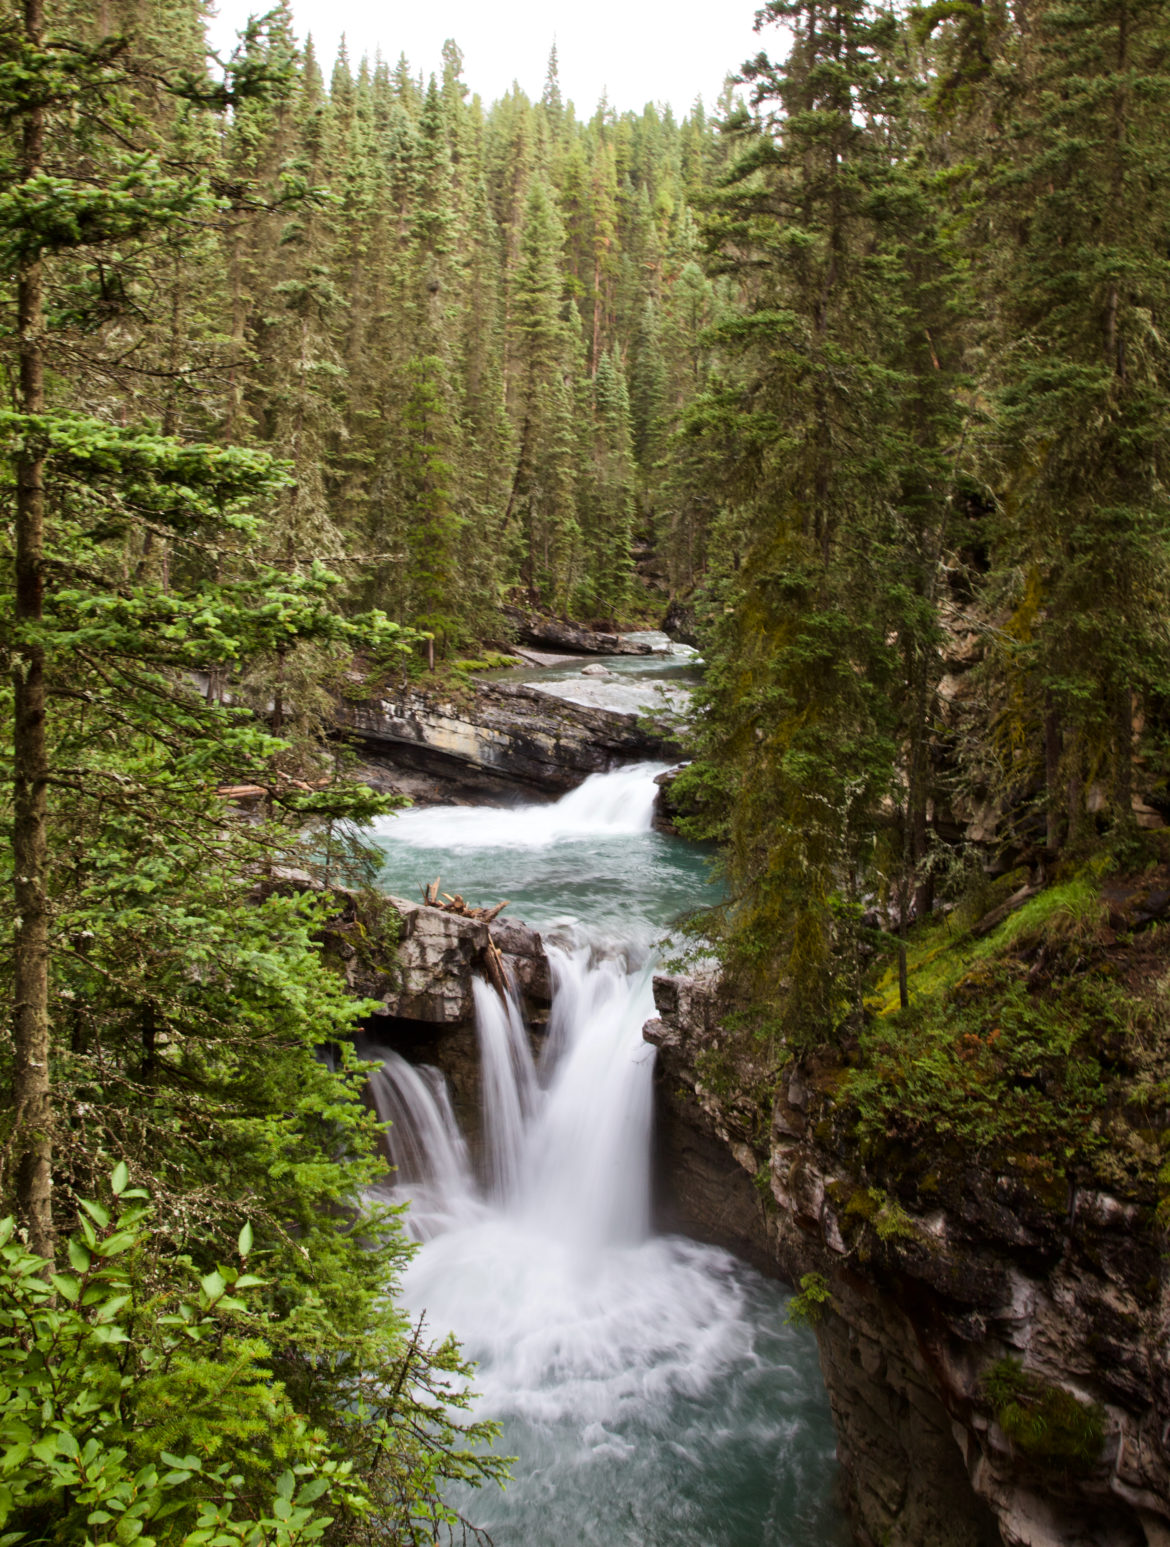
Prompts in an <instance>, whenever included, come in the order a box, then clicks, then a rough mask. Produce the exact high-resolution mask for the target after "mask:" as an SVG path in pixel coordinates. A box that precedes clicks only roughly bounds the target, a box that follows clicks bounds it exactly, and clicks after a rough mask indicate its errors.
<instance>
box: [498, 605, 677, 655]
mask: <svg viewBox="0 0 1170 1547" xmlns="http://www.w3.org/2000/svg"><path fill="white" fill-rule="evenodd" d="M504 616H505V617H506V618H507V620H508V622H509V624H510V625H511V627H512V629H513V631H514V633H515V635H516V638H517V639H518V640H519V641H520V643H521V644H522V645H534V646H535V647H536V648H537V649H538V650H558V651H563V652H565V653H567V654H569V655H653V654H654V650H653V647H652V646H651V645H648V644H645V643H643V642H641V641H639V640H634V639H627V638H626V637H625V636H624V635H623V634H612V633H604V632H599V631H598V630H597V629H592V628H585V627H584V626H583V625H582V624H580V623H570V622H568V621H567V620H566V619H564V618H542V617H541V616H540V615H539V614H538V613H534V612H532V613H530V612H521V611H520V609H519V608H518V607H505V608H504Z"/></svg>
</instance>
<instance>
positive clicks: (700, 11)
mask: <svg viewBox="0 0 1170 1547" xmlns="http://www.w3.org/2000/svg"><path fill="white" fill-rule="evenodd" d="M292 8H293V15H294V17H295V20H296V25H297V33H298V36H299V37H300V38H301V39H302V41H303V40H304V37H305V34H306V33H311V34H312V37H313V42H314V44H315V45H316V48H317V52H318V55H319V56H320V58H321V60H322V64H323V66H324V68H325V70H326V72H328V69H329V67H330V65H331V63H332V61H333V58H334V55H335V53H336V51H337V45H338V43H339V41H340V39H341V35H342V33H344V34H345V37H346V43H347V46H348V49H349V54H350V58H351V59H352V60H353V62H354V63H355V64H356V63H357V61H358V60H359V59H360V58H361V56H362V54H363V53H364V54H368V55H369V56H370V58H371V59H372V58H373V57H374V54H375V53H376V52H377V51H378V50H381V53H382V57H383V58H384V59H387V60H388V61H389V62H390V63H394V61H395V60H396V59H397V58H398V56H399V54H401V53H405V55H406V57H407V58H408V59H409V60H410V63H411V66H412V67H413V69H414V71H415V73H416V74H417V73H418V72H419V71H420V70H421V71H422V72H423V74H424V75H429V74H430V73H431V72H432V71H434V72H435V73H437V72H438V70H439V68H440V50H441V49H442V46H443V42H444V40H445V39H446V38H454V39H455V41H456V43H458V45H459V47H460V48H461V49H462V50H463V57H464V63H463V74H464V78H465V80H466V81H467V84H468V86H469V87H470V89H471V91H473V92H478V93H479V95H480V96H481V97H482V98H483V99H484V101H485V103H491V102H493V101H495V99H496V98H497V97H500V96H502V95H503V94H504V92H506V91H507V90H508V88H509V86H510V85H511V84H512V82H513V81H514V80H515V81H517V82H519V84H520V86H521V88H522V89H523V90H524V91H526V92H527V93H528V95H529V96H530V97H533V98H535V97H539V95H540V93H541V90H542V88H543V85H544V78H545V70H546V67H547V64H548V55H549V50H550V48H551V47H552V45H553V43H554V41H555V43H556V47H557V55H558V59H559V63H560V79H561V91H562V93H563V94H564V96H565V98H566V99H567V100H571V101H572V102H574V103H575V105H576V108H577V114H578V116H579V117H583V118H588V117H590V116H591V115H592V113H593V109H594V108H595V107H596V105H597V103H598V102H599V101H600V99H601V96H602V93H603V92H604V93H606V94H607V95H608V99H609V102H610V104H611V106H613V107H615V108H617V109H618V111H619V112H622V111H625V110H626V109H627V108H633V109H636V110H640V109H641V108H642V107H643V106H644V105H645V104H646V103H647V102H668V103H669V104H670V105H671V107H672V108H673V109H674V112H675V116H676V117H680V118H681V117H682V115H683V114H684V113H686V112H687V111H688V109H689V108H690V106H691V104H692V102H693V101H694V100H695V98H696V97H697V96H701V97H702V98H703V101H704V103H705V104H706V106H707V107H708V109H710V108H711V107H712V106H713V104H714V103H715V100H716V99H717V97H718V95H719V93H720V91H721V90H722V87H723V81H724V77H725V76H727V75H728V74H732V73H734V72H735V71H736V70H737V69H738V68H739V66H740V65H741V64H742V63H743V61H744V60H745V59H747V58H748V57H749V56H751V55H753V54H755V53H757V52H758V50H759V49H760V47H761V39H760V36H758V35H757V34H756V33H754V32H753V31H752V24H753V22H754V21H755V10H756V6H755V3H754V0H675V3H674V4H673V5H664V4H663V3H662V0H592V3H591V4H585V5H582V4H580V3H579V0H578V3H576V4H569V3H568V0H547V3H545V4H539V3H537V0H493V3H490V4H487V3H484V0H475V3H473V0H442V3H439V4H429V5H428V4H426V3H425V0H424V3H421V4H420V3H417V0H416V3H415V4H413V5H410V4H387V3H386V0H292ZM216 9H217V11H218V15H217V16H215V17H214V18H213V20H212V22H211V24H210V29H209V30H210V36H211V41H212V46H213V47H214V48H216V49H217V50H219V51H221V52H222V50H224V49H225V48H230V46H231V43H232V40H233V36H234V34H235V32H236V30H237V29H238V28H240V27H241V26H243V24H244V22H245V21H246V20H247V18H248V16H249V14H252V13H258V12H262V11H263V10H264V5H263V3H262V0H261V3H257V0H218V4H217V6H216ZM763 42H764V46H766V47H768V48H769V50H770V51H772V52H776V53H782V52H784V49H783V47H782V46H781V39H780V36H779V34H778V33H777V31H776V29H775V28H774V27H773V28H769V29H768V30H767V31H766V32H765V33H764V37H763Z"/></svg>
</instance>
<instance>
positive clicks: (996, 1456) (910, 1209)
mask: <svg viewBox="0 0 1170 1547" xmlns="http://www.w3.org/2000/svg"><path fill="white" fill-rule="evenodd" d="M655 998H656V1002H657V1004H658V1008H659V1013H660V1018H659V1019H658V1020H655V1021H652V1022H651V1023H650V1024H649V1025H648V1026H647V1028H646V1032H645V1035H646V1037H647V1039H648V1040H649V1041H651V1042H653V1043H655V1044H656V1045H657V1047H658V1048H659V1057H658V1065H657V1070H658V1072H657V1080H658V1094H659V1116H660V1121H659V1134H660V1145H661V1148H662V1152H663V1156H664V1162H665V1164H666V1166H667V1167H668V1168H669V1172H670V1177H671V1181H672V1183H673V1188H672V1193H673V1197H672V1200H671V1202H672V1206H673V1209H674V1218H675V1221H676V1222H677V1223H680V1224H683V1225H685V1226H689V1227H690V1228H692V1229H694V1230H696V1231H698V1232H699V1233H701V1234H704V1235H706V1236H708V1237H709V1238H712V1239H715V1240H718V1241H721V1242H723V1243H724V1244H726V1245H728V1246H730V1247H732V1248H733V1249H736V1250H739V1251H741V1252H746V1253H747V1254H748V1255H749V1256H751V1257H753V1258H755V1259H756V1260H757V1261H763V1262H765V1263H767V1264H770V1265H771V1267H772V1269H773V1271H776V1270H778V1271H779V1272H780V1273H781V1274H782V1275H783V1276H784V1277H785V1278H787V1279H788V1281H789V1282H790V1283H793V1284H798V1283H799V1282H800V1280H801V1278H802V1277H804V1276H805V1275H808V1274H816V1275H819V1281H820V1282H823V1284H824V1285H826V1286H827V1288H828V1291H829V1293H830V1294H831V1308H830V1309H828V1310H827V1312H826V1313H825V1314H824V1315H823V1316H822V1317H821V1319H820V1321H819V1323H818V1325H817V1336H818V1340H819V1343H820V1351H821V1363H822V1367H823V1370H824V1374H825V1381H826V1385H827V1388H828V1392H829V1397H830V1401H831V1403H832V1407H833V1412H834V1416H835V1419H836V1424H837V1431H838V1438H839V1454H840V1457H841V1460H842V1462H843V1464H844V1467H845V1470H846V1473H847V1477H848V1487H849V1495H850V1504H851V1509H852V1513H853V1518H854V1523H855V1527H856V1531H857V1536H858V1540H859V1541H860V1542H861V1543H862V1544H864V1547H878V1544H881V1547H1167V1544H1170V1345H1168V1342H1167V1332H1168V1331H1170V1272H1168V1270H1167V1263H1166V1258H1165V1252H1164V1247H1163V1246H1162V1244H1161V1236H1160V1233H1159V1232H1158V1231H1157V1230H1156V1229H1155V1228H1154V1227H1153V1221H1152V1210H1151V1207H1150V1204H1151V1202H1152V1200H1150V1199H1141V1198H1129V1197H1122V1196H1113V1195H1111V1194H1109V1193H1105V1192H1102V1191H1097V1190H1082V1189H1079V1188H1075V1187H1074V1188H1071V1189H1063V1190H1062V1191H1061V1195H1060V1196H1059V1197H1057V1196H1051V1195H1049V1191H1050V1190H1049V1191H1046V1190H1045V1188H1044V1187H1043V1186H1042V1185H1040V1184H1036V1185H1028V1184H1027V1183H1026V1181H1022V1180H1021V1179H1020V1178H1018V1177H1011V1176H1008V1175H1003V1174H999V1173H998V1172H997V1170H996V1162H995V1160H994V1159H992V1158H989V1159H986V1160H985V1161H983V1162H982V1163H977V1162H976V1161H973V1160H966V1161H963V1162H961V1163H960V1164H959V1165H958V1166H954V1165H952V1166H949V1167H948V1166H947V1164H945V1160H946V1158H947V1157H946V1145H945V1141H944V1140H942V1139H940V1140H939V1150H940V1157H941V1159H940V1164H939V1166H938V1167H937V1168H936V1171H935V1172H934V1173H933V1174H932V1175H930V1176H929V1177H928V1178H926V1179H925V1180H923V1179H920V1180H919V1181H918V1182H916V1183H915V1185H914V1186H912V1187H910V1188H908V1189H907V1190H906V1191H905V1195H898V1196H892V1195H891V1194H888V1193H885V1192H883V1191H882V1190H880V1189H877V1188H875V1187H874V1186H872V1185H870V1184H869V1179H868V1178H867V1177H866V1176H865V1175H864V1174H862V1171H863V1167H862V1164H861V1162H860V1160H859V1157H858V1155H857V1153H856V1149H855V1148H853V1149H852V1150H851V1149H850V1148H849V1147H848V1146H847V1145H844V1144H842V1142H841V1139H840V1132H839V1125H837V1124H835V1123H834V1122H833V1120H832V1110H833V1099H834V1098H833V1093H834V1089H835V1087H836V1085H837V1082H838V1081H839V1079H840V1076H841V1069H840V1068H839V1067H838V1068H832V1067H829V1066H817V1065H815V1064H814V1065H812V1066H810V1067H804V1068H802V1069H801V1071H800V1073H799V1074H790V1075H789V1077H787V1078H786V1080H784V1081H783V1082H782V1083H781V1085H780V1087H779V1089H777V1086H776V1073H777V1071H776V1070H775V1069H774V1068H770V1067H768V1066H767V1063H766V1060H764V1059H763V1057H762V1056H761V1055H760V1054H759V1053H758V1052H753V1051H751V1050H748V1051H747V1052H746V1053H745V1051H744V1050H743V1049H742V1048H741V1047H740V1046H739V1045H738V1043H737V1041H736V1040H735V1039H733V1038H732V1037H731V1036H729V1035H728V1034H727V1033H726V1032H725V1031H724V1029H723V1026H722V1016H723V1013H724V1006H723V1005H722V1004H721V1001H720V988H719V983H718V980H717V979H716V978H714V977H712V976H707V977H698V978H683V979H677V978H659V979H656V981H655ZM996 1371H998V1372H999V1374H1000V1378H1001V1380H1002V1381H1006V1383H1007V1384H1008V1386H1009V1387H1010V1386H1011V1385H1012V1383H1013V1382H1014V1383H1015V1385H1016V1386H1017V1387H1018V1388H1019V1389H1020V1390H1021V1391H1022V1392H1023V1393H1024V1397H1023V1401H1024V1411H1025V1416H1026V1417H1027V1416H1030V1418H1031V1419H1032V1420H1040V1421H1041V1427H1040V1429H1039V1431H1038V1435H1039V1437H1038V1438H1037V1439H1036V1440H1035V1442H1034V1443H1032V1442H1029V1440H1028V1438H1027V1434H1026V1433H1022V1432H1021V1431H1019V1430H1017V1431H1016V1432H1015V1437H1014V1438H1013V1437H1010V1436H1009V1434H1008V1433H1005V1428H1004V1427H1003V1425H1006V1426H1007V1427H1008V1428H1011V1423H1010V1422H1009V1413H1008V1411H1007V1410H1005V1408H1004V1407H1003V1405H1002V1403H1001V1404H1000V1405H998V1406H997V1403H996V1401H995V1399H994V1396H993V1394H990V1393H989V1377H992V1376H993V1375H994V1372H996ZM1044 1423H1047V1425H1048V1433H1047V1435H1046V1434H1045V1432H1044V1428H1043V1424H1044Z"/></svg>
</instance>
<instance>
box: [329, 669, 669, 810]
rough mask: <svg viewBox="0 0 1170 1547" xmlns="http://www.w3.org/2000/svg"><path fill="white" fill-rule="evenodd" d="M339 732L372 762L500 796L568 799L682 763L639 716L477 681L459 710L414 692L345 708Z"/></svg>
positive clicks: (533, 690)
mask: <svg viewBox="0 0 1170 1547" xmlns="http://www.w3.org/2000/svg"><path fill="white" fill-rule="evenodd" d="M337 725H338V728H339V729H340V730H342V731H344V732H345V733H346V734H347V735H348V736H349V737H350V739H352V740H354V741H356V742H357V743H358V744H359V745H360V746H361V748H362V751H363V754H364V756H365V757H367V758H369V759H371V760H372V761H373V762H374V763H378V762H388V763H390V764H391V765H396V764H405V765H406V766H407V767H408V768H414V769H418V770H421V771H423V772H425V773H429V774H438V775H442V776H454V777H455V778H456V779H462V780H463V781H464V782H466V781H468V780H469V779H473V780H474V781H475V782H476V783H477V784H478V785H479V787H480V788H481V789H482V788H483V786H485V785H486V786H488V787H491V786H494V787H495V788H496V790H497V792H500V793H503V792H506V791H507V790H508V789H511V790H513V791H514V790H515V789H516V788H517V787H520V788H526V789H538V790H545V791H548V792H549V793H555V794H560V793H563V792H565V791H567V790H571V789H573V788H575V787H576V786H577V785H578V784H580V783H581V781H582V780H583V779H585V778H587V777H588V776H589V775H590V774H593V773H604V772H606V771H607V770H609V769H611V768H615V767H617V766H618V765H619V764H621V763H630V762H636V761H638V760H639V759H652V758H663V759H670V758H674V757H677V756H678V755H679V749H678V747H677V745H676V744H675V743H674V742H673V741H671V740H670V739H669V738H668V737H666V736H662V735H659V734H657V733H655V732H654V731H652V730H647V729H645V727H644V726H643V725H642V724H641V723H640V722H639V719H638V717H637V716H636V715H632V714H617V713H614V712H612V711H610V710H605V709H591V708H588V707H586V706H585V705H582V704H571V703H568V702H566V701H565V700H563V699H559V698H554V697H553V696H552V695H551V694H549V693H541V692H540V691H539V690H538V689H536V688H530V687H527V686H525V685H524V684H523V683H495V682H489V683H475V684H474V686H473V687H472V688H470V689H469V690H468V694H467V696H466V697H465V698H461V699H460V700H459V701H458V702H455V701H453V700H451V701H444V700H441V699H437V698H434V697H432V696H431V695H429V694H427V693H424V692H421V691H417V690H415V689H410V690H403V691H402V692H400V693H397V694H396V695H395V696H394V697H392V698H384V699H379V700H377V701H371V702H366V703H348V702H343V703H339V705H338V709H337Z"/></svg>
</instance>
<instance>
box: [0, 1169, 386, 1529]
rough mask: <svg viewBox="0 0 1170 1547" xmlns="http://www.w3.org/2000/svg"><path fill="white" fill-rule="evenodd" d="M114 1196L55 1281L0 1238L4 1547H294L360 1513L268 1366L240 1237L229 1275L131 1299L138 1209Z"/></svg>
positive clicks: (188, 1278) (141, 1225)
mask: <svg viewBox="0 0 1170 1547" xmlns="http://www.w3.org/2000/svg"><path fill="white" fill-rule="evenodd" d="M127 1180H128V1173H127V1169H126V1167H125V1165H119V1166H118V1168H117V1169H116V1170H115V1172H114V1175H113V1179H112V1185H113V1191H114V1194H115V1205H114V1207H113V1209H112V1210H111V1209H106V1208H105V1207H104V1206H103V1205H101V1204H99V1203H96V1202H92V1201H85V1202H82V1203H81V1205H80V1213H79V1218H78V1228H77V1230H76V1232H75V1233H74V1234H73V1235H72V1236H71V1237H70V1239H69V1241H68V1243H67V1255H68V1262H69V1266H70V1270H71V1271H70V1272H68V1273H66V1272H60V1273H55V1272H51V1271H47V1270H49V1268H50V1264H48V1263H47V1262H45V1261H44V1259H42V1258H40V1257H37V1256H35V1255H34V1254H33V1253H32V1252H30V1251H29V1249H28V1248H27V1247H26V1246H24V1245H23V1244H22V1243H21V1242H20V1240H19V1239H17V1238H16V1236H15V1233H14V1226H13V1220H12V1219H11V1218H7V1219H5V1220H3V1221H0V1447H2V1454H0V1526H2V1527H4V1528H5V1532H6V1534H5V1536H4V1541H5V1542H6V1543H11V1544H14V1547H15V1544H16V1543H21V1542H29V1543H32V1542H60V1543H65V1542H69V1543H75V1542H76V1543H80V1542H85V1543H86V1544H87V1547H88V1544H91V1543H92V1544H93V1547H100V1544H102V1543H107V1542H108V1543H111V1544H112V1543H119V1544H125V1543H129V1542H131V1541H135V1542H138V1543H140V1544H141V1547H153V1544H154V1543H156V1542H159V1543H162V1542H176V1543H177V1542H182V1543H183V1544H184V1547H200V1544H210V1543H212V1542H213V1541H214V1542H215V1543H217V1544H220V1547H231V1544H233V1543H239V1544H241V1547H245V1544H246V1547H260V1544H266V1547H267V1544H271V1547H300V1544H302V1543H309V1542H314V1541H317V1540H319V1539H320V1538H321V1537H322V1536H323V1535H324V1533H325V1531H326V1528H327V1527H328V1526H329V1524H330V1523H331V1521H332V1519H333V1518H334V1515H335V1514H336V1512H338V1511H339V1510H340V1511H344V1512H345V1513H348V1514H355V1513H356V1514H358V1515H360V1514H362V1513H363V1512H364V1511H365V1509H366V1508H367V1503H366V1498H365V1494H364V1490H363V1489H362V1488H361V1486H360V1485H359V1483H358V1482H357V1480H356V1479H355V1477H354V1475H353V1467H352V1464H351V1463H350V1462H348V1461H347V1460H345V1459H343V1458H342V1457H340V1456H338V1455H337V1454H335V1453H334V1451H333V1450H332V1448H331V1447H330V1446H329V1445H328V1444H327V1442H326V1440H325V1438H324V1436H323V1435H322V1434H321V1433H320V1432H319V1431H316V1430H313V1429H312V1428H311V1427H310V1426H309V1424H308V1423H307V1422H306V1420H305V1418H304V1417H303V1416H302V1415H301V1414H299V1413H298V1412H297V1411H296V1410H295V1408H294V1407H293V1405H292V1404H291V1402H290V1401H289V1400H288V1398H287V1396H286V1395H285V1393H284V1391H283V1389H282V1388H281V1386H280V1385H279V1384H277V1383H274V1382H273V1380H272V1376H271V1371H270V1369H269V1368H268V1367H267V1365H266V1359H267V1356H268V1353H269V1349H268V1345H267V1343H266V1341H265V1339H264V1336H263V1324H264V1317H263V1314H262V1313H261V1312H260V1311H258V1310H257V1309H256V1308H255V1307H254V1305H253V1304H252V1302H253V1301H254V1299H255V1291H257V1290H258V1289H260V1288H261V1287H262V1285H263V1280H262V1279H260V1278H258V1277H256V1276H255V1275H253V1274H250V1273H248V1272H247V1271H246V1258H247V1255H248V1253H249V1251H250V1249H251V1244H252V1232H251V1227H250V1226H245V1227H244V1229H243V1230H242V1231H241V1232H240V1238H239V1243H238V1247H239V1257H240V1265H239V1266H238V1267H231V1266H220V1267H217V1268H216V1269H215V1270H213V1271H212V1272H210V1273H206V1274H203V1275H199V1274H198V1273H197V1272H196V1271H195V1269H194V1268H193V1267H192V1265H191V1264H190V1263H187V1262H180V1263H176V1264H174V1265H173V1268H174V1273H175V1276H176V1279H177V1280H178V1282H172V1283H170V1284H168V1285H166V1286H159V1285H157V1284H156V1285H149V1286H148V1285H145V1284H144V1283H143V1281H142V1276H141V1274H140V1272H139V1271H138V1269H139V1268H140V1266H141V1264H140V1263H139V1261H138V1259H139V1256H140V1248H141V1246H142V1244H143V1238H144V1235H145V1233H146V1232H147V1229H148V1225H147V1220H148V1216H149V1213H150V1209H149V1205H148V1203H147V1201H146V1196H145V1194H144V1193H143V1192H141V1191H140V1190H138V1189H133V1188H128V1187H127V1185H126V1184H127ZM172 1447H173V1448H172ZM176 1451H178V1452H179V1453H177V1454H176V1453H175V1452H176ZM326 1510H329V1511H331V1513H325V1511H326Z"/></svg>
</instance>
